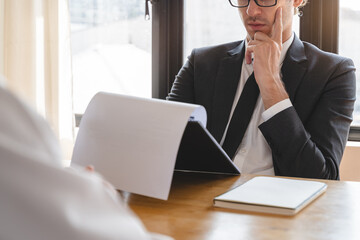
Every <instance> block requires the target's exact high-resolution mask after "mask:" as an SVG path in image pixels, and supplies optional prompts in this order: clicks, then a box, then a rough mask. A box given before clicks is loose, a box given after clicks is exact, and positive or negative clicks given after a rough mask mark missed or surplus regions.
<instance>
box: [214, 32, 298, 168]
mask: <svg viewBox="0 0 360 240" xmlns="http://www.w3.org/2000/svg"><path fill="white" fill-rule="evenodd" d="M293 40H294V33H293V34H292V35H291V37H290V38H289V39H288V40H287V41H286V42H284V43H283V47H282V51H281V56H280V62H281V65H282V62H283V61H284V59H285V55H286V53H287V51H288V49H289V47H290V45H291V43H292V42H293ZM246 47H247V42H245V48H246ZM253 71H254V70H253V65H252V63H251V64H246V61H245V59H244V60H243V63H242V66H241V76H240V80H239V84H238V88H237V90H236V94H235V98H234V103H233V106H232V109H231V113H230V118H229V120H228V124H227V126H226V129H225V133H224V135H223V138H222V140H221V142H220V144H221V145H222V144H223V143H224V140H225V136H226V133H227V129H228V127H229V123H230V120H231V117H232V115H233V112H234V110H235V107H236V104H237V102H238V101H239V98H240V95H241V92H242V90H243V88H244V85H245V83H246V80H247V79H248V78H249V76H250V75H251V74H252V73H253ZM291 106H292V104H291V102H290V100H289V99H285V100H283V101H281V102H279V103H277V104H275V105H274V106H272V107H270V108H269V109H267V110H266V111H265V108H264V104H263V101H262V98H261V95H260V94H259V98H258V100H257V102H256V106H255V109H254V112H253V115H252V117H251V120H250V122H249V125H248V128H247V130H246V132H245V134H244V137H243V139H242V142H241V144H240V146H239V147H238V150H237V152H236V153H235V156H234V159H233V160H234V163H235V165H236V166H237V167H238V168H239V169H240V171H241V173H250V174H261V175H275V173H274V166H273V160H272V154H271V149H270V147H269V145H268V143H267V142H266V140H265V138H264V136H263V135H262V133H261V131H260V130H259V128H258V126H259V125H260V124H261V123H263V122H264V121H267V120H269V119H270V118H271V117H273V116H274V115H275V114H277V113H279V112H281V111H282V110H284V109H286V108H288V107H291Z"/></svg>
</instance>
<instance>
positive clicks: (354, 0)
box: [339, 0, 360, 127]
mask: <svg viewBox="0 0 360 240" xmlns="http://www.w3.org/2000/svg"><path fill="white" fill-rule="evenodd" d="M339 24H340V27H339V54H340V55H342V56H346V57H349V58H351V59H352V60H353V61H354V64H355V67H356V68H357V71H356V79H357V81H358V82H359V80H360V72H359V70H360V45H359V44H358V43H359V42H360V35H359V33H358V32H357V29H359V28H360V2H359V1H358V0H341V1H340V23H339ZM359 85H360V84H359V83H358V84H357V87H356V95H357V101H356V103H355V111H354V114H353V118H354V121H353V123H352V125H353V126H357V127H360V100H359V98H360V86H359Z"/></svg>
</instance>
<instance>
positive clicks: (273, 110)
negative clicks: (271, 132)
mask: <svg viewBox="0 0 360 240" xmlns="http://www.w3.org/2000/svg"><path fill="white" fill-rule="evenodd" d="M291 106H292V104H291V101H290V99H288V98H287V99H285V100H282V101H280V102H278V103H277V104H275V105H273V106H271V107H270V108H268V109H267V110H265V111H264V112H263V113H262V115H261V116H262V118H263V120H264V122H266V121H267V120H269V119H270V118H272V117H273V116H275V115H276V114H278V113H279V112H281V111H283V110H285V109H287V108H289V107H291Z"/></svg>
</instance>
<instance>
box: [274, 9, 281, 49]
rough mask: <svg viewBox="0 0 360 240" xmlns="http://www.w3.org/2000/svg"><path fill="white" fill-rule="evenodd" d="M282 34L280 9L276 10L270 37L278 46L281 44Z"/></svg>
mask: <svg viewBox="0 0 360 240" xmlns="http://www.w3.org/2000/svg"><path fill="white" fill-rule="evenodd" d="M282 32H283V25H282V8H281V7H280V8H278V9H277V10H276V15H275V22H274V31H273V36H272V39H273V40H275V41H276V42H277V43H279V44H282Z"/></svg>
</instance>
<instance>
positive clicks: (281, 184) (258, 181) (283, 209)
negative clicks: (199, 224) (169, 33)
mask: <svg viewBox="0 0 360 240" xmlns="http://www.w3.org/2000/svg"><path fill="white" fill-rule="evenodd" d="M326 189H327V185H326V184H325V183H322V182H317V181H308V180H297V179H296V180H295V179H286V178H276V177H254V178H253V179H251V180H249V181H248V182H246V183H244V184H243V185H241V186H238V187H236V188H234V189H232V190H230V191H228V192H226V193H224V194H222V195H220V196H217V197H215V198H214V206H215V207H224V208H231V209H239V210H245V211H254V212H263V213H273V214H281V215H295V214H296V213H297V212H299V211H300V210H301V209H303V208H304V207H305V206H307V205H308V204H309V203H310V202H312V201H313V200H314V199H316V198H317V197H318V196H320V195H321V194H322V193H324V192H325V191H326Z"/></svg>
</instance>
